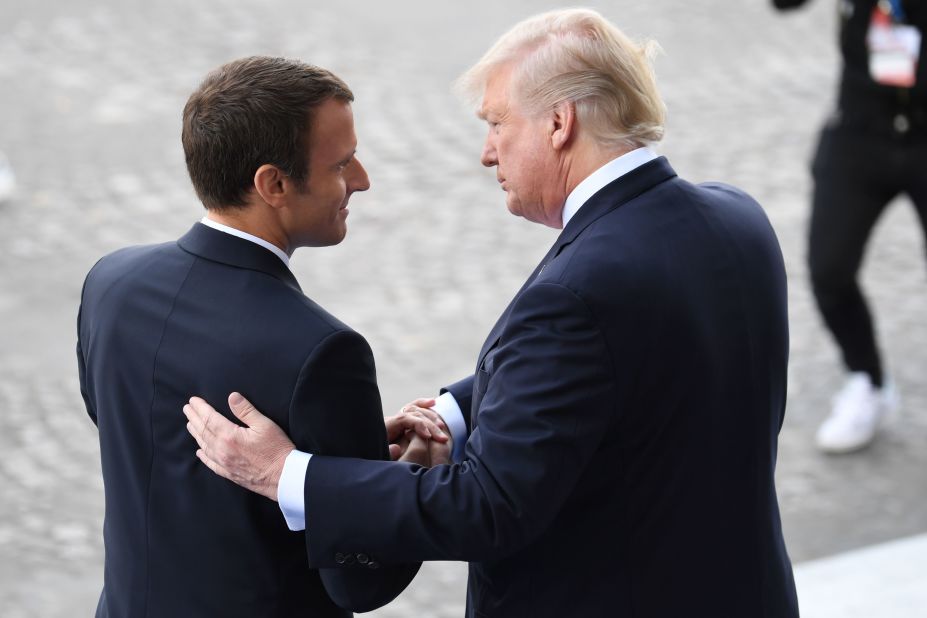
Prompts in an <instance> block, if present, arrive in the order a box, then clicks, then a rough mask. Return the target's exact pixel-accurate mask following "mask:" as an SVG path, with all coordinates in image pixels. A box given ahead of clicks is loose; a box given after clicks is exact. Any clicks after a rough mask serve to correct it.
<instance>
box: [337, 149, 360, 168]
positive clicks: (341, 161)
mask: <svg viewBox="0 0 927 618" xmlns="http://www.w3.org/2000/svg"><path fill="white" fill-rule="evenodd" d="M356 154H357V148H355V149H354V150H352V151H351V154H349V155H348V156H346V157H345V158H343V159H341V160H340V161H338V163H336V164H335V165H347V164H348V162H349V161H350V160H351V159H353V158H354V155H356Z"/></svg>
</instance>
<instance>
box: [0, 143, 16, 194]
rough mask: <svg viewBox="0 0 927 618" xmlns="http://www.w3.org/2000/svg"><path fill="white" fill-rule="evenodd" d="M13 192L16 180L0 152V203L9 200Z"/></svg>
mask: <svg viewBox="0 0 927 618" xmlns="http://www.w3.org/2000/svg"><path fill="white" fill-rule="evenodd" d="M15 190H16V178H15V177H14V176H13V168H12V167H10V164H9V162H8V161H7V160H6V157H4V156H3V153H2V152H0V203H2V202H5V201H7V200H9V199H11V198H12V197H13V193H14V191H15Z"/></svg>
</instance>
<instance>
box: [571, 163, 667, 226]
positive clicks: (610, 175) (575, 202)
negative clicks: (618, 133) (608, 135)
mask: <svg viewBox="0 0 927 618" xmlns="http://www.w3.org/2000/svg"><path fill="white" fill-rule="evenodd" d="M657 156H659V155H657V153H655V152H654V151H652V150H651V149H650V148H647V147H643V148H637V149H635V150H632V151H631V152H626V153H625V154H623V155H621V156H620V157H618V158H617V159H612V160H611V161H609V162H608V163H606V164H605V165H603V166H602V167H600V168H599V169H597V170H596V171H594V172H592V173H591V174H589V176H587V177H586V178H585V180H583V181H582V182H581V183H579V184H578V185H576V188H575V189H573V190H572V191H570V194H569V195H568V196H567V198H566V202H564V204H563V215H562V216H563V227H566V226H567V223H569V222H570V219H572V218H573V215H575V214H576V213H577V212H578V211H579V209H580V208H581V207H582V205H583V204H585V203H586V202H587V201H589V198H590V197H592V196H593V195H595V194H596V193H598V192H599V190H600V189H602V187H604V186H605V185H607V184H608V183H610V182H612V181H613V180H616V179H618V178H620V177H621V176H624V175H625V174H627V173H628V172H630V171H631V170H633V169H636V168H638V167H640V166H641V165H643V164H644V163H649V162H650V161H653V160H654V159H656V158H657Z"/></svg>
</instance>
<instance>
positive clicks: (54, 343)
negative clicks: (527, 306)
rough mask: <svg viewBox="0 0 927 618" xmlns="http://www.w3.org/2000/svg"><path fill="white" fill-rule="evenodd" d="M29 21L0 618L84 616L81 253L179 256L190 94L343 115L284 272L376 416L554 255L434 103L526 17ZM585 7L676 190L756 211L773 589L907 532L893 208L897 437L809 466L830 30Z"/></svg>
mask: <svg viewBox="0 0 927 618" xmlns="http://www.w3.org/2000/svg"><path fill="white" fill-rule="evenodd" d="M310 4H311V3H305V2H296V1H295V0H285V1H279V2H272V1H270V0H254V1H252V2H248V3H244V2H240V3H239V2H234V1H232V0H200V1H198V2H180V1H178V0H165V1H159V2H142V1H140V0H134V1H129V0H123V1H121V2H117V1H116V0H100V1H98V2H92V1H89V0H73V1H71V2H69V3H61V2H52V1H50V0H32V1H30V2H28V3H23V2H20V3H14V2H11V1H8V2H4V3H3V4H2V5H0V150H2V151H4V152H5V153H6V154H7V156H8V158H9V159H10V161H11V162H12V164H13V166H14V167H15V170H16V174H17V178H18V180H19V193H18V195H17V196H16V197H15V199H14V200H13V201H11V202H10V203H8V204H5V205H0V342H2V348H0V350H2V352H0V419H2V426H3V430H2V432H0V615H3V616H4V617H6V618H15V617H20V616H24V617H26V616H28V617H42V618H47V617H71V616H86V615H89V614H91V613H92V609H93V607H94V605H95V601H96V597H97V595H98V593H99V586H100V581H101V577H102V566H101V565H102V547H101V526H102V502H103V494H102V482H101V480H100V477H99V459H98V451H97V446H96V434H95V430H94V428H93V426H92V424H91V423H90V421H89V420H88V419H87V418H86V416H85V414H84V412H83V409H82V403H81V400H80V397H79V395H78V392H77V386H76V377H75V374H76V371H75V366H74V365H75V364H74V352H73V344H74V339H75V335H74V320H75V315H76V309H77V304H78V296H79V291H80V285H81V282H82V279H83V275H84V274H85V273H86V271H87V270H88V269H89V267H90V266H91V265H92V264H93V262H94V261H95V260H96V259H97V258H98V257H99V256H101V255H103V254H104V253H106V252H108V251H110V250H112V249H115V248H117V247H120V246H123V245H126V244H136V243H147V242H156V241H163V240H167V239H171V238H174V237H176V236H178V235H180V234H181V233H183V232H184V231H185V230H186V228H187V227H188V226H189V225H190V224H191V222H192V221H195V220H196V219H197V218H198V217H199V216H200V214H201V210H200V207H199V206H198V204H197V202H196V200H195V198H194V195H193V192H192V190H191V189H190V187H189V183H188V181H187V178H186V173H185V170H184V167H183V159H182V153H181V149H180V141H179V133H180V111H181V108H182V106H183V103H184V101H185V99H186V96H187V95H188V94H189V92H190V91H191V90H192V89H193V88H194V87H195V86H196V84H197V83H198V81H199V79H200V78H201V77H202V76H203V75H204V74H205V73H206V72H207V71H208V70H209V69H211V68H213V67H214V66H217V65H219V64H221V63H222V62H224V61H227V60H229V59H231V58H235V57H238V56H242V55H247V54H253V53H269V54H283V55H291V56H298V57H300V58H303V59H306V60H308V61H310V62H314V63H316V64H320V65H322V66H326V67H328V68H331V69H333V70H334V71H336V72H337V73H338V74H340V75H341V76H343V77H344V78H345V79H346V80H347V81H348V82H349V83H350V84H351V86H352V87H353V88H354V90H355V93H356V95H357V103H356V105H355V113H356V116H357V120H358V134H359V137H360V156H361V157H362V160H363V161H364V163H365V165H366V166H367V168H368V170H369V172H370V175H371V178H372V182H373V190H372V191H370V192H369V193H367V194H364V195H359V196H356V197H355V199H354V202H353V204H354V205H355V206H354V207H353V208H352V214H351V222H350V233H349V236H348V240H347V241H346V242H345V243H344V244H342V245H341V246H338V247H334V248H326V249H321V250H307V249H303V250H301V251H299V252H298V253H297V255H296V257H295V260H294V269H295V271H296V273H297V275H298V276H299V278H300V280H301V282H302V284H303V287H304V289H305V290H306V291H307V293H308V294H309V295H310V296H312V297H313V298H315V299H316V300H318V301H320V302H321V303H322V304H323V305H325V306H327V307H328V308H329V309H330V310H331V311H333V312H334V313H335V314H337V315H338V316H340V317H341V318H342V319H344V320H345V321H346V322H348V323H349V324H351V325H353V326H354V327H355V328H357V329H358V330H360V331H361V332H362V333H364V334H365V335H367V336H368V338H369V340H370V342H371V344H372V346H373V348H374V350H375V352H376V355H377V361H378V366H379V371H380V378H381V384H382V389H383V395H384V401H385V403H386V405H387V410H394V409H397V408H398V407H399V406H400V405H401V404H402V403H403V402H405V401H407V400H408V399H410V398H411V397H413V396H418V395H423V394H430V393H433V392H435V389H436V388H437V387H438V386H440V385H442V384H444V383H447V382H449V381H450V380H452V379H456V378H457V377H460V376H462V375H464V373H465V372H467V371H468V370H470V368H471V363H472V362H473V357H474V356H475V354H476V352H477V350H478V348H479V346H480V344H481V342H482V337H483V335H484V334H485V332H486V331H487V330H488V328H489V327H490V326H491V324H492V322H493V321H494V319H495V317H496V315H497V314H498V312H499V311H500V310H501V309H502V308H503V307H504V305H505V304H506V303H507V302H508V300H509V298H510V296H511V294H512V293H514V291H515V290H516V289H517V288H518V286H519V285H520V283H521V281H522V280H523V278H524V277H525V276H526V275H527V274H528V273H529V272H530V271H531V269H532V268H533V266H534V264H535V262H536V260H537V259H539V258H540V256H541V255H543V253H544V252H545V251H546V249H547V247H548V246H549V243H550V242H552V240H553V238H554V233H553V232H552V231H551V230H547V229H544V228H542V227H540V226H534V225H529V224H527V223H525V222H524V221H522V220H518V219H516V218H514V217H511V216H510V215H508V214H507V213H506V212H505V208H504V206H503V196H502V194H501V193H500V192H499V190H498V187H497V186H496V183H495V182H494V177H493V175H492V174H491V173H489V172H487V171H485V170H482V169H481V168H480V166H479V165H478V153H479V148H480V142H481V137H482V128H481V126H480V125H479V123H478V122H477V121H476V120H475V119H474V118H473V117H472V115H471V114H469V112H468V111H467V110H465V109H464V108H463V107H462V106H461V105H460V104H459V103H458V102H457V101H455V100H454V98H453V97H452V95H451V93H450V91H449V83H450V81H451V80H452V78H453V77H454V76H456V75H457V74H458V73H459V72H460V71H461V70H463V69H464V68H466V66H467V65H468V64H469V63H471V62H473V61H474V60H475V59H476V58H478V56H479V55H480V54H481V53H482V52H483V51H484V49H485V48H486V47H487V46H488V45H489V44H490V42H491V41H492V40H493V38H494V37H495V36H497V35H499V34H501V33H502V32H503V31H504V30H505V29H506V28H507V27H508V26H509V25H511V24H513V23H514V22H515V21H517V20H518V19H521V18H523V17H525V16H527V15H529V14H531V13H533V12H536V11H539V10H542V9H544V8H549V7H553V6H554V4H553V3H551V2H548V1H543V2H540V1H535V2H528V1H527V0H519V1H514V2H506V3H501V2H489V1H488V0H478V1H470V2H466V3H463V2H456V3H436V2H430V3H429V2H424V1H421V2H411V1H410V0H393V1H391V2H388V3H380V2H373V1H370V2H355V3H341V4H342V6H338V7H336V6H335V5H334V3H328V4H327V5H325V6H321V7H315V6H309V5H310ZM766 4H767V3H765V2H762V1H755V2H745V1H741V2H731V1H726V2H724V1H721V0H712V1H708V0H704V1H700V2H691V1H688V0H649V1H648V2H630V1H628V0H621V1H619V2H610V3H601V10H602V11H603V13H605V14H606V15H607V16H609V17H610V18H612V19H613V20H614V21H615V22H616V23H618V24H619V25H620V26H621V27H623V28H624V29H625V30H626V31H628V32H629V33H631V34H635V35H648V36H653V37H655V38H656V39H657V40H658V41H659V42H660V43H661V44H662V46H663V49H664V54H663V55H662V56H661V57H659V59H658V61H657V70H658V75H659V78H660V81H661V86H662V89H663V91H664V93H665V95H666V99H667V103H668V107H669V124H668V138H667V140H666V143H665V144H664V146H663V147H662V151H663V152H664V153H665V154H667V155H668V156H669V158H670V160H671V161H672V162H673V164H674V166H675V167H676V169H677V170H678V171H679V172H680V174H681V175H683V176H685V177H687V178H689V179H690V180H695V181H699V180H708V179H716V180H724V181H727V182H731V183H733V184H736V185H739V186H741V187H743V188H745V189H746V190H748V191H749V192H751V193H752V194H754V195H755V196H756V197H757V198H758V199H759V200H760V202H761V203H763V204H764V205H765V206H766V208H767V209H768V211H769V214H770V216H771V218H772V220H773V223H774V225H775V227H776V229H777V231H778V233H779V235H780V238H781V241H782V245H783V249H784V251H785V254H786V260H787V266H788V270H789V276H790V283H791V298H790V301H791V317H792V322H791V324H792V341H793V343H792V365H791V384H790V400H789V410H788V416H787V419H786V424H785V427H784V428H783V430H782V435H781V441H780V442H781V455H780V463H779V474H778V481H779V493H780V498H781V503H782V509H783V514H784V525H785V532H786V537H787V541H788V545H789V548H790V551H791V554H792V556H793V558H794V559H795V560H796V561H802V560H807V559H811V558H815V557H820V556H825V555H829V554H833V553H836V552H839V551H842V550H845V549H848V548H852V547H858V546H862V545H867V544H870V543H874V542H877V541H881V540H885V539H891V538H895V537H900V536H905V535H909V534H915V533H918V532H923V531H925V530H927V499H925V495H927V493H925V489H927V478H925V475H927V473H925V470H927V449H924V447H923V444H924V443H925V442H927V385H925V382H924V380H923V375H924V369H925V367H927V362H925V361H927V326H925V324H924V320H923V315H924V309H925V306H927V285H925V276H924V275H925V269H924V259H923V256H924V247H923V242H922V239H921V238H920V235H919V232H918V227H917V225H916V221H915V217H914V215H913V213H912V209H911V208H910V207H909V204H908V203H907V202H905V201H904V200H903V199H902V200H899V201H898V203H897V204H895V205H894V207H893V208H892V209H891V210H890V211H889V212H888V214H887V216H886V217H885V218H884V220H883V221H882V222H881V223H880V225H879V227H878V228H877V230H876V234H875V238H874V241H873V243H872V246H871V251H870V255H869V260H868V263H867V266H866V269H865V272H864V276H863V278H864V281H865V283H866V285H867V287H868V289H869V290H870V291H871V292H872V293H873V296H874V305H875V309H876V312H877V315H878V317H879V326H880V328H881V337H882V346H883V348H884V350H885V352H886V355H887V357H888V362H889V365H890V369H891V371H892V373H893V375H894V377H895V379H896V381H897V383H898V385H899V388H900V390H901V393H902V395H903V397H904V406H903V411H902V412H901V413H900V415H899V416H898V417H897V418H896V419H895V421H894V423H893V424H892V425H891V426H890V427H889V428H888V429H887V430H886V431H885V433H884V434H883V435H882V436H881V437H880V438H879V440H878V441H877V442H876V443H875V444H874V445H873V447H872V448H870V449H869V450H868V451H866V452H864V453H861V454H858V455H853V456H846V457H833V458H829V457H824V456H820V455H818V454H817V453H816V452H815V451H814V449H813V447H812V443H811V435H812V433H813V431H814V428H815V427H816V425H817V423H818V422H820V420H821V419H822V417H823V415H824V414H825V413H826V408H827V405H828V399H829V397H830V394H831V393H832V392H833V390H834V389H835V388H836V387H837V386H838V385H839V382H840V379H841V375H840V370H839V367H838V365H837V357H836V354H835V352H834V350H833V347H832V346H831V344H830V341H829V340H828V337H827V335H826V333H825V332H824V331H823V330H822V328H821V325H820V321H819V319H818V317H817V315H816V314H815V312H814V309H813V305H812V301H811V298H810V296H809V293H808V286H807V273H806V269H805V266H804V263H803V255H804V248H803V238H804V234H805V224H806V216H807V211H806V198H807V195H808V191H809V182H808V178H807V173H806V167H807V166H806V161H807V160H808V158H809V156H810V151H811V149H812V147H813V143H814V136H815V132H816V130H817V127H818V125H819V123H820V122H821V121H822V119H823V118H824V116H825V115H826V113H827V109H828V106H829V104H830V100H831V95H832V91H833V85H834V79H835V72H836V68H837V64H836V63H837V57H836V50H835V35H834V29H833V27H834V19H833V18H834V10H833V9H834V4H835V3H834V2H831V1H830V0H819V1H818V2H817V3H815V4H814V5H813V6H812V7H811V8H810V10H807V11H805V12H802V13H799V14H796V15H792V16H788V17H786V16H780V15H776V14H774V13H773V12H772V11H771V10H770V9H769V8H768V7H767V6H766ZM464 582H465V570H464V568H463V567H462V565H460V564H454V563H435V564H431V565H428V566H427V567H426V568H425V569H424V570H423V572H422V574H421V575H420V576H419V578H418V579H417V580H416V582H415V583H414V584H413V585H412V587H411V588H410V589H409V591H407V592H406V593H405V594H404V595H403V596H402V597H401V598H400V599H399V600H398V601H396V602H395V603H394V604H393V605H391V606H390V607H387V608H385V609H383V610H380V611H378V612H375V614H374V615H376V616H382V617H388V616H400V615H405V614H407V613H408V612H411V611H414V612H415V613H416V615H418V616H419V617H421V618H426V617H430V616H441V617H443V616H460V615H462V608H463V597H464Z"/></svg>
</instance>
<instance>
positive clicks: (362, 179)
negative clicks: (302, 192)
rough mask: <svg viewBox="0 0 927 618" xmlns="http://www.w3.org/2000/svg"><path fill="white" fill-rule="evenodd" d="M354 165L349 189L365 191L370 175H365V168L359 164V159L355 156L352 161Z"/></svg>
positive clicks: (368, 186) (368, 184) (368, 185)
mask: <svg viewBox="0 0 927 618" xmlns="http://www.w3.org/2000/svg"><path fill="white" fill-rule="evenodd" d="M352 163H353V167H354V174H353V176H352V177H351V184H350V185H349V186H350V189H351V191H352V192H353V191H366V190H367V189H369V188H370V177H369V176H367V170H366V169H364V166H363V165H362V164H361V162H360V160H359V159H358V158H357V157H354V161H352Z"/></svg>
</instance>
